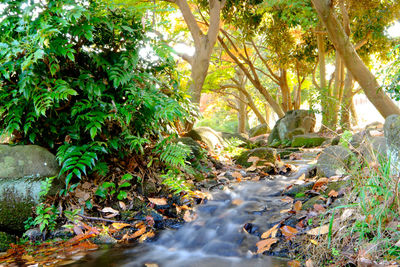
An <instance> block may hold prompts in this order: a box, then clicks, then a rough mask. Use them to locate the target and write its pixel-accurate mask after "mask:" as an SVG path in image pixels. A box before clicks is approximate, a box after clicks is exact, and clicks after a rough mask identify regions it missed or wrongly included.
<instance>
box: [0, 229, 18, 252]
mask: <svg viewBox="0 0 400 267" xmlns="http://www.w3.org/2000/svg"><path fill="white" fill-rule="evenodd" d="M15 241H16V238H15V236H13V235H11V234H7V233H5V232H0V252H4V251H7V249H9V248H10V244H11V243H15Z"/></svg>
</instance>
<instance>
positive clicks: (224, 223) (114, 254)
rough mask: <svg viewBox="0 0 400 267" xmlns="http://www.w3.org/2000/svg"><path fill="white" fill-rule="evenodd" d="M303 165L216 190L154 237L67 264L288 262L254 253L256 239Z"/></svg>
mask: <svg viewBox="0 0 400 267" xmlns="http://www.w3.org/2000/svg"><path fill="white" fill-rule="evenodd" d="M305 169H306V168H305V167H302V168H300V170H299V172H298V173H297V174H296V175H295V176H293V177H284V176H277V177H275V179H274V180H263V181H257V182H254V181H247V182H242V183H240V184H235V185H232V186H231V187H230V188H227V189H225V190H222V191H218V192H215V193H214V194H213V199H212V200H209V201H208V202H207V203H206V204H204V205H201V206H198V207H197V214H198V216H197V219H196V220H195V221H193V222H191V223H187V224H185V225H184V226H182V227H181V228H179V229H178V230H172V229H171V230H164V231H163V232H162V233H161V235H160V236H159V238H158V239H157V240H156V241H155V242H152V243H145V244H138V245H135V246H134V247H114V248H111V249H108V250H99V251H96V252H94V253H92V254H90V255H88V256H87V257H85V258H84V259H83V260H81V261H80V262H79V263H75V264H73V265H72V266H95V267H100V266H126V267H128V266H129V267H131V266H132V267H134V266H156V265H149V264H157V265H158V266H160V267H164V266H165V267H169V266H174V267H180V266H182V267H183V266H193V267H194V266H199V267H200V266H268V267H272V266H287V260H285V259H282V258H278V257H271V256H265V255H254V251H256V246H255V244H256V243H257V242H258V241H259V236H260V235H261V234H262V233H263V232H264V231H266V230H268V229H269V228H270V227H272V226H273V225H274V224H276V223H277V222H279V221H280V220H282V219H283V218H284V217H285V216H286V215H284V214H281V213H280V210H282V209H288V208H290V205H291V204H289V203H284V202H282V201H281V197H280V191H281V190H282V189H283V188H284V187H286V186H287V185H289V184H290V182H291V181H293V180H294V179H297V177H298V176H299V175H301V173H303V172H304V171H305ZM243 228H246V231H245V230H244V229H243ZM249 233H250V234H249ZM282 254H283V255H284V252H282ZM277 256H281V255H277ZM146 264H147V265H146Z"/></svg>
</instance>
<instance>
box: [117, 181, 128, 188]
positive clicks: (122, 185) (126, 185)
mask: <svg viewBox="0 0 400 267" xmlns="http://www.w3.org/2000/svg"><path fill="white" fill-rule="evenodd" d="M130 186H131V183H130V182H124V183H123V184H121V185H120V186H118V188H123V187H130Z"/></svg>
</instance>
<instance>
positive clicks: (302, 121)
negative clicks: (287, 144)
mask: <svg viewBox="0 0 400 267" xmlns="http://www.w3.org/2000/svg"><path fill="white" fill-rule="evenodd" d="M314 127H315V114H314V113H313V112H311V111H309V110H301V109H300V110H291V111H288V112H287V113H286V114H285V116H284V117H282V118H280V119H279V120H278V121H277V122H276V124H275V126H274V128H273V129H272V132H271V134H270V135H269V137H268V144H269V145H271V144H273V143H275V142H284V141H286V140H291V139H292V137H293V136H295V135H299V134H307V133H312V132H314Z"/></svg>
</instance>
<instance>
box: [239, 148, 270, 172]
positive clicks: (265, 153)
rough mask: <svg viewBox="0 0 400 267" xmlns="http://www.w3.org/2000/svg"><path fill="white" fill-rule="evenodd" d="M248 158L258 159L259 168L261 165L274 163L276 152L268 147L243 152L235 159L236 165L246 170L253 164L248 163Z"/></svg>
mask: <svg viewBox="0 0 400 267" xmlns="http://www.w3.org/2000/svg"><path fill="white" fill-rule="evenodd" d="M250 157H258V158H260V161H259V162H258V163H257V165H259V166H261V165H263V164H264V163H265V162H269V163H274V162H275V161H276V150H275V149H273V148H269V147H259V148H255V149H251V150H247V151H244V152H242V154H240V155H239V156H238V157H237V159H236V164H239V165H241V166H243V167H246V168H248V167H250V166H251V165H252V164H253V163H251V162H248V160H249V158H250Z"/></svg>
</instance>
